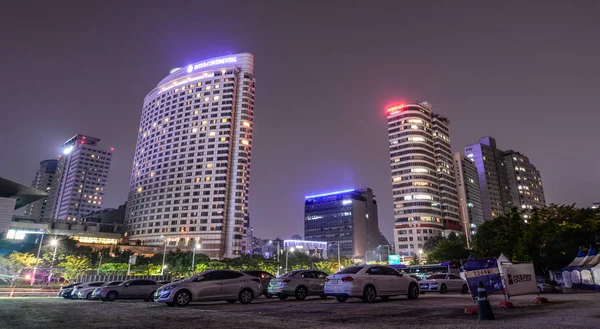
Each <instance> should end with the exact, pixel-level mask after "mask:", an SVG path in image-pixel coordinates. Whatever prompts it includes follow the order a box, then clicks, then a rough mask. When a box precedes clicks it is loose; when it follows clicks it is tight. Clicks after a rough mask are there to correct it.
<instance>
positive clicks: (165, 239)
mask: <svg viewBox="0 0 600 329" xmlns="http://www.w3.org/2000/svg"><path fill="white" fill-rule="evenodd" d="M160 237H161V238H162V239H163V240H164V243H165V247H164V249H163V261H162V267H161V269H160V275H161V276H162V275H163V274H164V273H165V268H167V266H166V265H165V260H166V257H167V241H168V240H167V238H165V236H164V235H161V236H160Z"/></svg>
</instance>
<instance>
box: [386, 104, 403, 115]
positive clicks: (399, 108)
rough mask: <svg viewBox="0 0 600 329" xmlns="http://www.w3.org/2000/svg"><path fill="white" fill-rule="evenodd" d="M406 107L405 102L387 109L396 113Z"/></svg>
mask: <svg viewBox="0 0 600 329" xmlns="http://www.w3.org/2000/svg"><path fill="white" fill-rule="evenodd" d="M403 108H404V104H402V105H396V106H392V107H390V108H389V109H387V112H388V113H394V112H398V111H400V110H402V109H403Z"/></svg>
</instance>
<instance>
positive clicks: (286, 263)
mask: <svg viewBox="0 0 600 329" xmlns="http://www.w3.org/2000/svg"><path fill="white" fill-rule="evenodd" d="M286 249H287V251H286V252H285V273H287V272H288V254H289V253H290V251H291V252H294V250H296V249H294V247H291V248H286Z"/></svg>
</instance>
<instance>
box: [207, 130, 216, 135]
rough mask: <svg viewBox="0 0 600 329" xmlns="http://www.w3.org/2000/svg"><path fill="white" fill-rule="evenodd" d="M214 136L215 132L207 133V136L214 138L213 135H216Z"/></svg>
mask: <svg viewBox="0 0 600 329" xmlns="http://www.w3.org/2000/svg"><path fill="white" fill-rule="evenodd" d="M216 134H217V133H216V132H214V131H211V132H209V133H208V136H214V135H216Z"/></svg>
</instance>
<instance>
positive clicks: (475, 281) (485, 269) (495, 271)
mask: <svg viewBox="0 0 600 329" xmlns="http://www.w3.org/2000/svg"><path fill="white" fill-rule="evenodd" d="M462 267H463V269H464V275H465V278H466V279H467V283H468V284H469V289H470V290H471V295H472V296H473V297H477V286H478V285H479V281H481V282H483V285H484V287H485V291H486V292H487V293H488V294H491V293H494V292H498V291H502V290H503V286H502V277H501V276H500V269H499V268H498V262H497V260H496V258H482V259H473V260H466V261H464V262H463V264H462Z"/></svg>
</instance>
